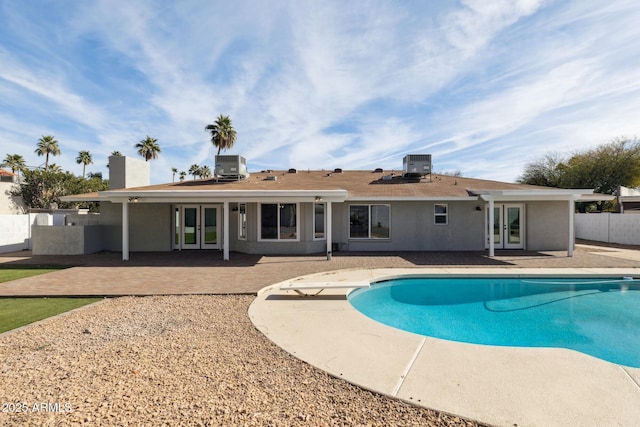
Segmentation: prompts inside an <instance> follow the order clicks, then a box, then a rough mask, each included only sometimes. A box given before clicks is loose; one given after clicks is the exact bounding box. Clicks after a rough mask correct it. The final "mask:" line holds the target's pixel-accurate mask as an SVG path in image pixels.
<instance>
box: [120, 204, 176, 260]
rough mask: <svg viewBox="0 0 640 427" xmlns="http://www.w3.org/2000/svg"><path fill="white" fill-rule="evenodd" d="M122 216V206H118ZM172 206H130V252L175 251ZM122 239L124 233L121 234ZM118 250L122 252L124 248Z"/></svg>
mask: <svg viewBox="0 0 640 427" xmlns="http://www.w3.org/2000/svg"><path fill="white" fill-rule="evenodd" d="M117 206H118V207H119V208H120V215H122V205H117ZM172 231H173V230H172V229H171V205H169V204H160V203H158V204H156V203H130V204H129V250H130V251H132V252H156V251H161V252H164V251H170V250H172V249H173V247H172V244H171V241H172ZM120 236H121V237H120V238H121V239H122V232H121V233H120ZM118 250H122V246H120V248H119V249H118Z"/></svg>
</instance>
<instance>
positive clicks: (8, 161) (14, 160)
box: [3, 154, 27, 176]
mask: <svg viewBox="0 0 640 427" xmlns="http://www.w3.org/2000/svg"><path fill="white" fill-rule="evenodd" d="M3 163H4V164H5V165H6V167H8V168H11V172H12V173H16V172H18V176H20V172H21V171H22V170H24V168H26V167H27V165H26V163H25V162H24V158H23V157H22V156H21V155H20V154H7V157H5V158H4V161H3Z"/></svg>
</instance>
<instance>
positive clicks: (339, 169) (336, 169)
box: [333, 168, 342, 173]
mask: <svg viewBox="0 0 640 427" xmlns="http://www.w3.org/2000/svg"><path fill="white" fill-rule="evenodd" d="M333 173H342V168H335V169H334V170H333Z"/></svg>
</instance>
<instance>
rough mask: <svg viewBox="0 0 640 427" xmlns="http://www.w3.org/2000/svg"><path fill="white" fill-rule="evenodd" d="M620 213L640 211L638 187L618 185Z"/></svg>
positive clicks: (639, 191)
mask: <svg viewBox="0 0 640 427" xmlns="http://www.w3.org/2000/svg"><path fill="white" fill-rule="evenodd" d="M617 193H618V206H619V207H620V213H640V188H628V187H623V186H620V187H618V191H617Z"/></svg>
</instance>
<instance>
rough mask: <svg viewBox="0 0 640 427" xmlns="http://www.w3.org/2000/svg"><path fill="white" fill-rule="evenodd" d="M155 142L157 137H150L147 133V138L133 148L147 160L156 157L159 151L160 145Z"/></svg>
mask: <svg viewBox="0 0 640 427" xmlns="http://www.w3.org/2000/svg"><path fill="white" fill-rule="evenodd" d="M157 142H158V140H157V139H155V138H151V137H150V136H149V135H147V138H146V139H143V140H142V141H140V142H139V143H137V144H136V145H134V148H136V149H137V150H138V154H140V155H141V156H142V157H144V160H145V161H147V162H148V161H149V159H157V158H158V153H160V146H159V145H158V144H157Z"/></svg>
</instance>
